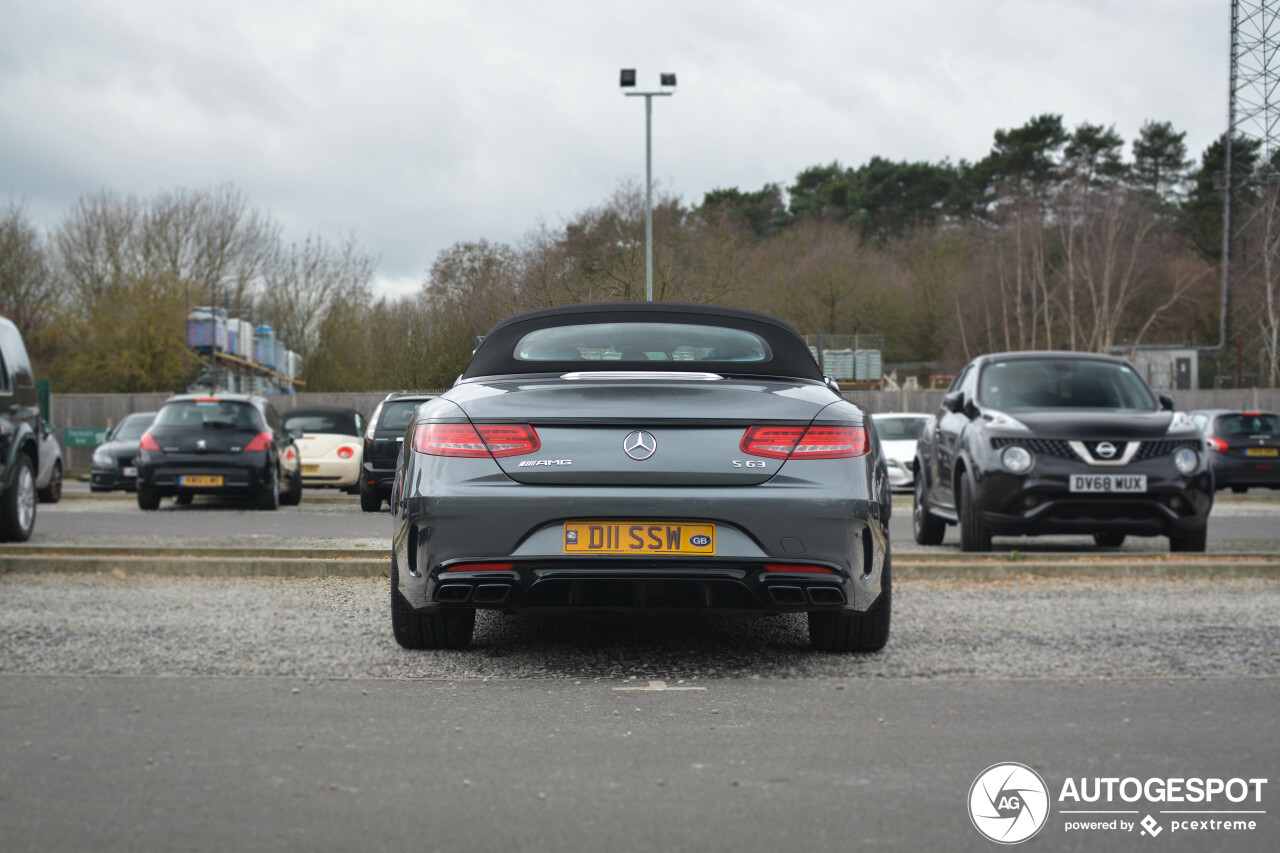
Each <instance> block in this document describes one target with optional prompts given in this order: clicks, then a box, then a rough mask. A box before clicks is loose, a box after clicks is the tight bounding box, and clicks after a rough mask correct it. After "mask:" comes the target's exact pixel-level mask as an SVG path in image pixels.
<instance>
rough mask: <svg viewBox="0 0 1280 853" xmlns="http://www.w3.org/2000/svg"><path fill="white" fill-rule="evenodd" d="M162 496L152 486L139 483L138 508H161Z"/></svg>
mask: <svg viewBox="0 0 1280 853" xmlns="http://www.w3.org/2000/svg"><path fill="white" fill-rule="evenodd" d="M159 508H160V496H159V495H157V494H156V491H155V489H153V488H151V487H150V486H144V485H142V484H141V483H139V484H138V509H159Z"/></svg>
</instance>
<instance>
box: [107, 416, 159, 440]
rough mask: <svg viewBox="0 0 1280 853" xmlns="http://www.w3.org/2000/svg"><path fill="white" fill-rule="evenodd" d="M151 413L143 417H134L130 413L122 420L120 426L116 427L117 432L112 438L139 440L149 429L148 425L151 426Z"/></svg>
mask: <svg viewBox="0 0 1280 853" xmlns="http://www.w3.org/2000/svg"><path fill="white" fill-rule="evenodd" d="M151 420H152V416H151V415H144V416H143V417H134V416H133V415H130V416H129V417H127V418H125V419H124V420H122V421H121V422H120V426H119V427H117V428H116V434H115V435H113V436H112V437H111V438H112V440H113V441H137V440H138V439H140V438H142V434H143V433H144V432H146V431H147V427H149V426H151Z"/></svg>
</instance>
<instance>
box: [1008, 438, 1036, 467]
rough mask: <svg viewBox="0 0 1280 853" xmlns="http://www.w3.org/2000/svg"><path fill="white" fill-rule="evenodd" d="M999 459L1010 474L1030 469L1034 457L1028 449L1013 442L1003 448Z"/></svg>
mask: <svg viewBox="0 0 1280 853" xmlns="http://www.w3.org/2000/svg"><path fill="white" fill-rule="evenodd" d="M1000 461H1001V463H1003V464H1004V467H1005V470H1006V471H1008V472H1009V473H1010V474H1025V473H1027V472H1028V471H1030V470H1031V466H1032V465H1033V464H1034V463H1035V457H1033V456H1032V455H1031V451H1030V450H1027V449H1026V448H1025V447H1019V446H1018V445H1016V444H1014V445H1010V446H1009V447H1006V448H1005V449H1004V452H1002V453H1001V454H1000Z"/></svg>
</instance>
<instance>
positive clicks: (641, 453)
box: [622, 429, 658, 462]
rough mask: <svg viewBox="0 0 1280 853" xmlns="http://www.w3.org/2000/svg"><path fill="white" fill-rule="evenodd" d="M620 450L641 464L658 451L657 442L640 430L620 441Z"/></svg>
mask: <svg viewBox="0 0 1280 853" xmlns="http://www.w3.org/2000/svg"><path fill="white" fill-rule="evenodd" d="M622 450H623V452H624V453H626V454H627V455H628V456H630V457H631V458H632V459H634V460H636V461H637V462H643V461H644V460H646V459H648V458H649V457H650V456H652V455H653V454H654V453H656V452H657V450H658V440H657V439H656V438H654V437H653V436H652V435H650V434H649V433H647V432H645V431H644V430H642V429H638V430H636V431H635V432H633V433H631V434H630V435H628V436H627V437H626V438H624V439H623V440H622Z"/></svg>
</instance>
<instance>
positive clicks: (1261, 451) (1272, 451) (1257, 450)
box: [1245, 447, 1280, 456]
mask: <svg viewBox="0 0 1280 853" xmlns="http://www.w3.org/2000/svg"><path fill="white" fill-rule="evenodd" d="M1245 455H1246V456H1277V455H1280V450H1277V449H1276V448H1274V447H1250V448H1249V449H1248V450H1246V451H1245Z"/></svg>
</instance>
